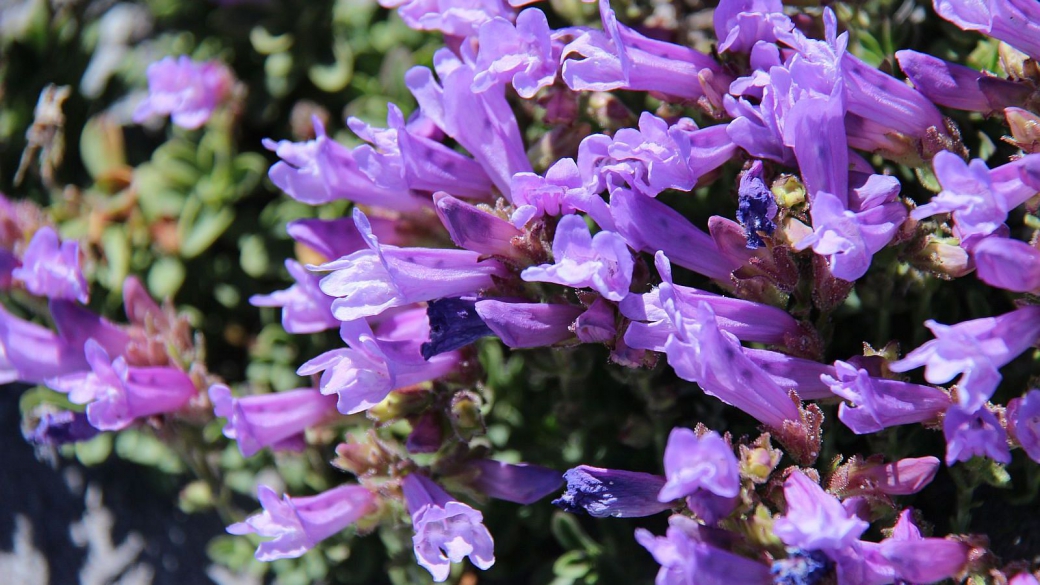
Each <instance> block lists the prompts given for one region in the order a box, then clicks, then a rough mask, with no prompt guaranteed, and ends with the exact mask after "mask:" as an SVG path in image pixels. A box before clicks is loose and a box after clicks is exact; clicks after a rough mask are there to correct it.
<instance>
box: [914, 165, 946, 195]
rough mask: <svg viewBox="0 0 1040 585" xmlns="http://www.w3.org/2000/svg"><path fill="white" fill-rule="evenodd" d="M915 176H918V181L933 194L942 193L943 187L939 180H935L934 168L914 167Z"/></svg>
mask: <svg viewBox="0 0 1040 585" xmlns="http://www.w3.org/2000/svg"><path fill="white" fill-rule="evenodd" d="M914 174H915V175H917V180H918V181H920V182H921V186H922V187H924V188H925V189H928V190H929V191H932V192H933V193H938V192H939V191H942V186H941V185H940V184H939V180H938V179H936V178H935V173H933V172H932V167H930V166H923V167H914Z"/></svg>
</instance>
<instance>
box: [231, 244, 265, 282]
mask: <svg viewBox="0 0 1040 585" xmlns="http://www.w3.org/2000/svg"><path fill="white" fill-rule="evenodd" d="M238 249H239V250H240V251H241V252H240V254H239V259H238V262H239V264H240V265H241V266H242V270H243V271H244V272H245V273H246V274H248V275H249V276H251V277H253V278H260V277H261V276H263V275H265V274H267V267H268V266H269V265H270V263H271V259H270V258H269V257H268V255H267V246H266V245H265V244H264V239H263V238H261V237H260V236H258V235H256V234H250V235H247V236H242V237H241V238H239V239H238Z"/></svg>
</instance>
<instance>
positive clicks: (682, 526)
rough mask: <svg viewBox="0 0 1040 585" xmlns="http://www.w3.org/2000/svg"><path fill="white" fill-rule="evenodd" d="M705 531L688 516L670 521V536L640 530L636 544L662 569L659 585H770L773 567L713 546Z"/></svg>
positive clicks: (658, 573)
mask: <svg viewBox="0 0 1040 585" xmlns="http://www.w3.org/2000/svg"><path fill="white" fill-rule="evenodd" d="M703 532H704V531H703V528H702V527H701V526H699V525H698V524H697V523H696V522H695V521H694V520H692V519H690V518H686V517H685V516H679V515H676V516H672V517H671V518H669V519H668V531H667V532H666V533H665V534H666V536H663V537H661V536H654V535H653V534H652V533H651V532H650V531H649V530H646V529H644V528H637V529H636V534H635V536H636V542H638V543H639V544H640V545H642V546H643V548H645V549H646V550H648V551H650V554H652V555H653V556H654V560H656V561H657V563H658V564H660V565H661V569H660V571H658V572H657V579H656V581H655V583H656V584H657V585H693V584H697V585H769V584H771V583H773V580H772V579H771V578H770V575H769V567H767V566H766V565H763V564H761V563H758V562H755V561H752V560H751V559H748V558H745V557H742V556H740V555H736V554H733V553H731V552H729V551H727V550H724V549H722V548H719V547H718V546H716V545H715V544H714V543H712V542H709V541H708V539H707V538H705V536H704V535H703V534H702V533H703Z"/></svg>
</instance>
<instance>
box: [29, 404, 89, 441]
mask: <svg viewBox="0 0 1040 585" xmlns="http://www.w3.org/2000/svg"><path fill="white" fill-rule="evenodd" d="M97 434H98V430H97V429H96V428H94V427H93V426H91V424H90V421H88V420H87V415H86V413H84V412H71V411H68V410H62V411H59V412H46V413H44V414H43V416H41V417H40V422H39V423H38V424H37V425H36V428H35V429H33V431H32V434H30V435H27V436H26V440H27V441H29V442H31V443H34V444H36V445H47V446H51V447H58V446H61V445H65V444H68V443H77V442H79V441H89V440H90V439H93V438H94V437H95V436H97Z"/></svg>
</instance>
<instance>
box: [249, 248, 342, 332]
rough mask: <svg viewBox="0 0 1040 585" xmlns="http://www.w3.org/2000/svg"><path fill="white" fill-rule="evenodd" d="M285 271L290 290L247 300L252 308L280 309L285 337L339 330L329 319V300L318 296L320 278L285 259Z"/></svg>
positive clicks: (329, 298) (323, 296)
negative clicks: (290, 283)
mask: <svg viewBox="0 0 1040 585" xmlns="http://www.w3.org/2000/svg"><path fill="white" fill-rule="evenodd" d="M285 268H286V270H288V271H289V275H290V276H292V277H293V279H294V280H296V284H294V285H292V286H291V287H289V288H287V289H285V290H280V291H275V292H273V293H271V294H267V295H253V296H251V297H249V304H251V305H253V306H254V307H281V309H282V327H284V328H285V330H286V332H288V333H296V334H300V333H317V332H319V331H325V330H326V329H333V328H335V327H339V319H337V318H335V317H334V316H333V315H332V301H333V299H332V297H330V296H328V295H326V294H325V293H323V292H321V288H320V287H319V286H318V281H320V280H321V277H320V276H318V275H316V274H314V273H311V272H308V271H307V269H306V268H304V267H303V266H301V265H300V263H299V262H297V261H295V260H292V259H287V260H286V261H285Z"/></svg>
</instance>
